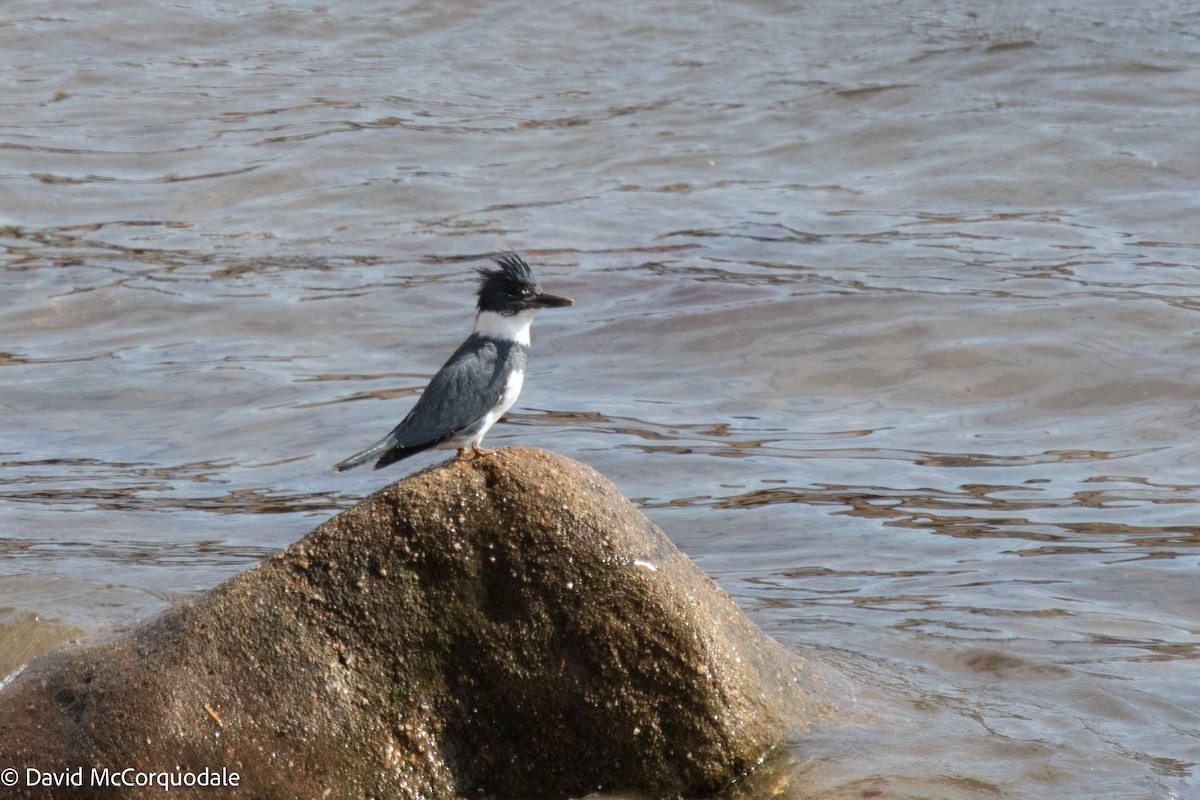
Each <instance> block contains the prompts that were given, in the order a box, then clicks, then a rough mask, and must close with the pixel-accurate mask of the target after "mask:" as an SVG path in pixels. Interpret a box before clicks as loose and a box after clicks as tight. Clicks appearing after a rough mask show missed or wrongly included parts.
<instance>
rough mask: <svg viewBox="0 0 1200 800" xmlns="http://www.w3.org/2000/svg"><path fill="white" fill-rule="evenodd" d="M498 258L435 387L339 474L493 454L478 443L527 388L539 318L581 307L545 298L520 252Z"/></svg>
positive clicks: (340, 466)
mask: <svg viewBox="0 0 1200 800" xmlns="http://www.w3.org/2000/svg"><path fill="white" fill-rule="evenodd" d="M492 260H493V261H495V262H496V266H497V267H498V269H487V268H484V269H480V270H479V271H478V272H479V276H480V282H479V302H478V304H477V308H478V313H477V314H476V316H475V330H474V331H473V332H472V333H471V335H470V336H468V337H467V340H466V341H465V342H463V343H462V344H461V345H459V348H458V349H457V350H455V351H454V355H452V356H450V360H449V361H447V362H446V363H445V364H444V365H443V366H442V368H441V369H440V370H438V372H437V374H436V375H434V376H433V379H432V380H431V381H429V385H428V386H427V387H425V391H424V392H423V393H422V394H421V396H420V397H419V398H417V404H416V405H415V406H413V408H412V410H411V411H409V412H408V416H406V417H405V418H404V419H403V420H402V421H401V422H400V424H399V425H397V426H396V427H395V428H393V429H392V432H391V433H389V434H388V435H387V436H386V437H384V438H383V439H382V440H381V441H379V442H378V443H376V444H373V445H371V446H370V447H368V448H367V449H366V450H363V451H362V452H361V453H355V454H354V455H352V456H350V457H349V458H347V459H346V460H345V461H339V462H338V463H336V464H334V465H333V469H334V471H335V472H342V471H343V470H347V469H352V468H354V467H357V466H359V465H360V464H365V463H366V462H368V461H370V460H371V459H373V458H375V457H377V456H378V458H379V460H378V461H376V462H375V469H379V468H380V467H386V466H387V465H388V464H394V463H395V462H397V461H399V460H400V459H402V458H408V457H409V456H411V455H414V454H416V453H420V452H421V451H422V450H428V449H430V448H432V447H455V448H458V457H459V458H467V457H474V456H480V455H485V454H486V453H487V452H489V451H486V450H484V449H482V448H481V447H480V446H479V443H480V442H481V441H483V436H484V434H485V433H487V432H488V429H489V428H491V427H492V426H493V425H495V424H496V421H497V420H498V419H500V417H502V416H504V412H506V411H508V409H509V408H511V407H512V404H513V403H514V402H516V400H517V395H518V394H519V393H520V392H521V384H522V383H524V382H525V364H526V362H527V361H528V359H529V326H530V324H531V323H532V322H533V317H534V315H535V314H537V312H539V311H541V310H542V309H543V308H559V307H562V306H569V305H574V303H575V301H574V300H572V299H571V298H569V297H557V296H555V295H552V294H546V293H545V292H543V291H542V287H541V286H540V285H538V281H537V278H535V277H534V275H533V270H532V269H530V267H529V265H528V264H526V263H525V261H524V259H522V258H521V257H520V256H519V255H517V254H516V253H512V252H504V253H500V254H499V255H497V256H494V257H493V259H492ZM468 454H470V456H468Z"/></svg>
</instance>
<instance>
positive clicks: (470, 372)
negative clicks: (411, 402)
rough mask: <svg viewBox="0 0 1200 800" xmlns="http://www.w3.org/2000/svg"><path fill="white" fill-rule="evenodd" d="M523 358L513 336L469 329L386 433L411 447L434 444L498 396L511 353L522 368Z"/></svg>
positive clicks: (478, 415) (477, 417) (464, 425)
mask: <svg viewBox="0 0 1200 800" xmlns="http://www.w3.org/2000/svg"><path fill="white" fill-rule="evenodd" d="M525 358H526V353H525V351H524V348H522V346H521V345H519V344H517V343H515V342H507V341H501V340H497V339H491V338H487V337H483V336H478V335H475V334H472V335H471V336H469V337H468V338H467V340H466V341H465V342H463V343H462V346H460V347H459V348H458V350H456V351H455V352H454V355H452V356H450V360H448V361H447V362H446V363H445V364H444V365H443V366H442V368H441V369H440V370H438V372H437V374H436V375H434V376H433V379H432V380H430V381H429V385H428V386H427V387H425V391H424V392H423V393H422V394H421V396H420V397H419V398H417V404H416V405H415V406H413V408H412V411H410V412H408V416H406V417H405V418H404V420H403V421H402V422H401V423H400V424H399V425H397V426H396V428H395V430H393V431H392V433H391V434H390V435H389V437H388V438H390V439H392V440H393V442H394V445H395V446H399V447H414V446H419V445H429V444H436V443H439V442H442V441H445V440H447V439H450V438H452V437H453V436H455V435H456V434H458V433H460V432H461V431H463V430H466V429H469V428H470V427H471V426H472V425H474V424H475V423H476V422H478V421H479V420H480V419H482V418H483V416H484V415H485V414H487V412H488V411H490V410H492V409H493V408H495V406H496V404H497V403H498V402H500V397H501V396H502V395H503V394H504V387H505V384H506V383H507V381H508V372H509V370H508V367H510V366H512V365H513V361H514V359H515V360H516V361H518V362H519V363H516V366H517V367H518V368H520V369H524V368H525V363H524V361H525Z"/></svg>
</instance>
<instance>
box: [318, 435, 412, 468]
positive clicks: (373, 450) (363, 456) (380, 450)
mask: <svg viewBox="0 0 1200 800" xmlns="http://www.w3.org/2000/svg"><path fill="white" fill-rule="evenodd" d="M395 445H396V440H395V439H393V438H392V437H391V436H388V437H387V438H386V439H383V440H381V441H378V442H376V443H375V444H373V445H371V446H370V447H368V448H367V449H366V450H363V451H362V452H361V453H355V454H354V455H352V456H350V457H349V458H347V459H345V460H343V461H339V462H338V463H336V464H334V465H333V471H334V472H345V471H346V470H348V469H354V468H355V467H358V466H361V465H363V464H365V463H367V462H368V461H370V460H371V459H372V458H376V457H378V456H381V455H383V454H384V453H386V452H387V451H388V450H389V449H391V448H392V447H395Z"/></svg>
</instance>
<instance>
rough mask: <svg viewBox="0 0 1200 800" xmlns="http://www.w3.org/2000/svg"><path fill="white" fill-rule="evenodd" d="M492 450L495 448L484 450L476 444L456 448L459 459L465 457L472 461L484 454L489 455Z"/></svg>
mask: <svg viewBox="0 0 1200 800" xmlns="http://www.w3.org/2000/svg"><path fill="white" fill-rule="evenodd" d="M494 452H496V451H495V450H484V449H483V448H482V447H480V446H479V445H478V444H472V445H471V446H470V447H460V448H458V457H459V458H461V459H465V460H467V461H472V460H474V459H476V458H483V457H484V456H490V455H491V454H492V453H494Z"/></svg>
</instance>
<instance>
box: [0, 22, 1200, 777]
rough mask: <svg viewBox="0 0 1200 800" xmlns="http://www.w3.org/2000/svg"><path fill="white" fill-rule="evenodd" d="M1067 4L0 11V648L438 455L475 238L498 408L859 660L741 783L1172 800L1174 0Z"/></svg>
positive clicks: (1189, 399)
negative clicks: (520, 330) (490, 265)
mask: <svg viewBox="0 0 1200 800" xmlns="http://www.w3.org/2000/svg"><path fill="white" fill-rule="evenodd" d="M1077 5H1078V4H1069V3H1055V2H1038V1H1036V0H1033V1H1031V2H1026V3H1013V4H1004V5H1002V6H996V5H995V4H989V3H979V2H971V0H949V1H948V2H939V3H932V4H931V3H918V2H908V1H907V0H906V1H904V2H899V3H896V2H888V3H877V2H876V3H870V2H869V3H865V4H854V5H852V6H850V5H847V4H844V3H840V2H815V3H805V4H780V3H757V2H736V3H725V4H695V3H686V4H679V3H676V4H672V3H670V2H660V3H646V4H634V5H625V6H618V7H598V6H595V5H594V4H585V3H579V2H572V1H571V0H563V2H552V3H547V4H540V5H539V6H538V8H537V9H536V10H534V9H533V8H532V7H529V6H526V5H524V4H520V3H510V2H500V3H492V4H486V5H477V4H471V3H457V4H456V3H450V4H446V3H440V4H422V3H408V4H395V3H371V2H367V3H358V4H355V5H354V7H353V9H348V8H347V9H343V8H340V7H338V6H333V5H324V4H317V3H303V2H294V3H241V4H235V5H227V4H219V3H204V2H201V3H191V4H186V5H175V4H167V3H161V2H132V1H129V2H117V3H103V4H99V3H92V4H87V3H80V4H73V5H71V6H69V7H65V8H62V9H56V10H54V11H53V12H52V13H50V12H48V11H47V9H46V7H45V6H44V4H37V3H16V4H9V5H8V6H7V7H6V9H5V11H4V12H3V16H2V17H0V43H2V44H3V47H4V51H5V52H6V53H7V54H8V58H7V59H6V66H4V67H3V68H0V109H2V110H3V111H4V114H3V116H2V117H0V245H2V246H3V248H4V249H3V253H4V256H3V265H4V266H3V272H0V275H2V280H3V287H2V288H3V295H4V302H3V303H0V376H2V377H3V379H4V382H3V387H4V388H3V390H2V392H0V409H2V410H3V412H4V418H5V422H4V428H3V430H4V434H3V439H2V440H0V671H4V670H6V669H7V668H9V667H11V666H13V665H15V664H17V663H20V662H21V661H23V660H25V659H27V658H28V657H29V656H30V655H32V654H33V653H35V652H37V651H39V650H40V649H43V648H44V647H45V646H48V645H49V644H50V643H53V642H55V641H61V640H63V639H67V638H72V637H75V636H80V635H84V634H87V633H95V632H99V631H107V630H111V629H114V628H118V627H120V626H123V625H127V624H130V623H132V622H134V621H136V620H138V619H142V618H145V617H146V616H148V615H151V614H153V613H155V612H156V611H158V610H160V609H162V608H164V607H166V606H167V605H168V604H170V603H172V602H175V601H178V600H180V599H182V598H185V597H188V596H190V595H191V594H193V593H195V592H197V591H201V590H204V589H207V588H210V587H212V586H214V585H215V584H217V583H219V582H220V581H221V580H223V579H225V578H227V577H229V576H230V575H233V574H235V573H237V572H239V571H241V570H243V569H245V568H247V567H248V566H250V565H252V564H254V563H255V562H257V561H258V560H259V559H261V558H263V557H265V556H268V555H269V554H271V553H273V552H275V551H277V550H278V549H279V548H281V547H284V546H286V545H287V544H289V543H291V542H292V541H295V540H296V539H298V538H299V537H300V536H302V535H303V534H304V533H306V532H307V531H308V530H310V529H311V528H312V527H313V526H315V525H316V524H318V523H319V522H320V521H322V520H324V519H326V518H328V517H329V516H330V515H331V514H333V513H335V512H336V511H338V510H339V509H342V508H345V507H348V506H349V505H352V504H353V503H354V502H356V501H357V500H358V499H359V498H361V497H362V496H364V495H365V494H367V493H369V492H371V491H374V490H375V489H377V488H379V487H380V486H382V485H384V483H385V482H386V481H389V480H394V479H396V478H398V477H400V476H401V475H403V474H405V473H406V472H407V471H409V470H412V469H419V468H420V467H422V466H426V465H428V464H430V463H434V462H435V461H436V460H437V458H438V456H434V455H430V456H423V457H421V458H417V459H414V460H413V461H412V462H406V464H405V465H402V466H401V467H397V468H393V469H392V470H390V471H388V472H386V473H372V472H370V471H362V470H360V471H356V472H351V473H347V474H345V475H334V474H333V473H331V472H330V471H329V469H328V468H329V465H330V464H332V463H333V462H335V461H337V460H339V459H341V458H343V457H345V456H346V455H348V454H349V453H351V452H354V451H355V450H357V449H359V448H361V447H362V446H365V445H366V444H369V443H370V442H371V441H373V440H374V439H375V438H377V437H378V436H380V435H382V433H384V432H386V430H387V429H388V428H389V427H390V426H391V425H392V424H394V423H395V421H397V420H398V419H399V418H400V416H402V415H403V412H404V411H405V410H406V409H407V408H408V406H409V404H410V403H411V402H412V398H413V397H414V396H415V394H416V393H417V392H418V391H419V390H420V388H421V387H422V386H423V385H424V383H425V381H426V380H427V379H428V377H429V375H430V374H431V373H432V372H433V371H434V370H436V368H437V367H438V366H439V365H440V364H441V363H442V361H443V360H444V358H445V357H446V356H447V355H448V354H449V352H450V351H451V350H452V349H453V347H454V346H455V345H456V344H457V343H458V341H459V340H460V339H461V338H462V337H463V336H464V335H465V333H466V332H467V330H468V329H469V326H470V313H471V306H472V302H473V300H472V296H471V295H472V292H473V285H474V278H473V274H472V270H473V269H474V268H475V267H476V266H480V265H481V264H483V263H485V262H484V259H485V257H486V254H487V253H489V252H492V251H494V250H495V249H497V248H498V247H501V246H509V247H514V248H517V249H519V250H521V251H522V252H523V253H524V254H525V255H526V256H527V257H528V258H529V260H530V261H532V262H533V263H534V264H535V265H536V267H537V269H538V271H539V273H540V275H541V277H542V280H543V283H544V284H545V286H546V287H547V288H548V289H549V290H551V291H554V292H556V293H562V294H567V295H571V296H573V297H575V298H576V301H577V305H576V306H575V307H574V308H573V309H569V310H563V311H555V312H548V313H546V314H543V315H541V316H540V317H539V319H538V321H537V323H536V325H535V327H534V352H533V355H532V359H531V366H530V373H529V377H528V380H527V381H526V385H525V390H524V393H523V395H522V398H521V400H520V402H519V403H518V405H517V407H516V408H515V409H514V411H513V413H511V414H510V415H509V417H508V420H507V422H506V423H502V424H501V425H499V426H497V427H496V428H495V429H494V430H493V432H492V434H491V435H490V437H489V440H488V443H489V444H491V445H505V444H528V445H536V446H541V447H547V448H550V449H553V450H555V451H557V452H560V453H563V454H565V455H568V456H570V457H572V458H576V459H579V460H581V461H584V462H586V463H588V464H591V465H593V466H594V467H596V468H597V469H599V470H601V471H602V472H603V473H605V474H606V475H608V476H609V477H610V478H612V479H613V480H614V481H615V482H616V483H617V485H618V486H619V487H620V488H621V489H622V491H624V492H625V494H626V495H627V496H629V497H631V498H634V499H635V501H636V502H637V503H638V504H639V505H640V506H641V507H642V508H643V509H645V511H646V513H647V514H649V515H650V516H651V517H652V518H653V519H654V520H655V521H656V522H658V523H659V524H660V525H661V526H662V527H663V528H664V529H665V530H666V531H667V532H668V533H669V534H670V535H671V537H672V538H673V539H674V541H675V542H676V543H677V544H678V545H679V546H680V547H682V548H683V549H684V550H685V551H686V552H687V553H688V554H689V555H691V556H692V557H693V558H694V559H695V560H696V561H697V562H699V563H700V565H701V566H702V567H703V568H704V569H705V570H706V571H707V572H709V574H711V575H713V576H714V577H716V578H717V579H718V580H719V581H720V582H721V584H722V585H723V586H724V587H725V588H726V589H728V590H729V591H730V592H732V593H733V594H734V596H735V597H736V598H737V599H738V601H739V602H740V603H741V604H742V605H743V607H745V608H746V609H747V610H748V612H749V613H750V614H751V616H752V617H753V619H754V620H755V621H756V622H757V623H758V624H760V625H761V626H763V627H764V628H765V629H767V630H768V631H769V632H770V633H772V634H773V635H775V636H777V637H778V638H780V639H781V640H783V641H784V642H786V643H787V644H789V645H791V646H793V647H795V648H797V649H798V650H803V651H805V652H807V653H810V654H812V655H813V656H814V657H816V658H818V659H821V660H823V661H824V662H826V663H827V664H829V665H830V666H831V667H834V668H836V669H837V670H839V671H841V672H842V673H843V674H844V675H845V676H846V677H847V685H848V686H850V687H853V692H852V693H851V692H848V694H847V697H846V698H845V702H846V715H845V720H844V721H843V723H841V724H837V725H832V724H825V725H822V726H818V727H816V728H813V729H810V730H808V731H806V732H805V733H804V734H803V735H801V736H799V737H798V739H797V741H796V743H795V745H794V746H793V747H792V748H791V749H790V750H789V752H788V753H785V754H783V755H782V756H781V757H780V758H778V759H776V760H775V761H774V762H772V763H771V764H769V765H768V766H767V767H765V768H764V769H763V770H762V771H761V772H760V773H758V774H756V775H755V776H752V778H750V779H749V780H747V781H746V782H745V784H744V785H743V787H742V788H741V790H740V791H742V792H743V794H745V795H746V796H756V797H761V796H768V795H774V794H776V793H780V794H783V795H784V796H788V797H794V798H808V797H814V798H815V797H822V798H828V797H864V796H867V797H914V798H916V797H920V798H941V797H946V798H960V797H968V796H970V797H975V796H978V797H1013V798H1024V797H1057V798H1081V799H1082V798H1089V799H1090V798H1109V797H1111V798H1174V797H1180V798H1182V797H1189V796H1195V795H1197V794H1198V793H1200V789H1198V783H1200V780H1198V778H1197V763H1200V741H1198V739H1200V690H1198V689H1197V688H1196V687H1197V686H1200V670H1198V669H1197V657H1198V653H1200V650H1198V647H1200V612H1198V611H1197V609H1200V589H1198V588H1197V587H1198V586H1200V583H1198V581H1197V577H1198V575H1197V557H1198V556H1200V550H1198V549H1197V546H1198V545H1200V524H1198V523H1197V511H1198V506H1200V480H1198V479H1197V474H1198V468H1200V455H1198V454H1197V450H1196V446H1195V444H1194V443H1195V440H1196V434H1197V427H1198V425H1200V422H1198V420H1200V411H1198V408H1200V404H1198V399H1200V391H1198V388H1197V387H1198V384H1200V380H1198V379H1200V367H1197V364H1200V358H1198V356H1200V338H1198V336H1197V330H1198V329H1200V300H1198V298H1200V269H1198V267H1200V237H1198V235H1197V231H1198V230H1200V199H1198V198H1200V193H1198V192H1197V188H1198V186H1200V180H1198V179H1200V166H1198V164H1200V162H1198V161H1197V159H1196V157H1195V131H1196V130H1197V129H1198V128H1200V110H1198V109H1200V67H1198V66H1197V65H1198V64H1200V59H1198V56H1200V40H1198V39H1197V33H1196V32H1197V31H1198V30H1200V12H1198V11H1196V10H1192V9H1191V8H1190V7H1188V6H1187V5H1186V4H1179V3H1169V2H1138V3H1133V4H1129V3H1122V4H1118V3H1115V2H1098V3H1091V4H1087V5H1086V7H1084V8H1078V7H1075V6H1077ZM409 463H411V465H412V466H411V467H409V466H407V465H408V464H409Z"/></svg>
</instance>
